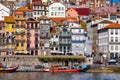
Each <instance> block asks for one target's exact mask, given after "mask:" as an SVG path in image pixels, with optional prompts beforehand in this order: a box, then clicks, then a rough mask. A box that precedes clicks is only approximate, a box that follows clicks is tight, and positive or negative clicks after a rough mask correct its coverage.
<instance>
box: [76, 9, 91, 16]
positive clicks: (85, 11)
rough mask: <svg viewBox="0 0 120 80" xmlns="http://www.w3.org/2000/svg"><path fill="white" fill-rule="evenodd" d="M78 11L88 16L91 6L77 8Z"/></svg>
mask: <svg viewBox="0 0 120 80" xmlns="http://www.w3.org/2000/svg"><path fill="white" fill-rule="evenodd" d="M76 11H77V12H78V14H79V15H86V16H88V15H89V13H90V11H91V10H90V9H89V8H76Z"/></svg>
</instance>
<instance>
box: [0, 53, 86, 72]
mask: <svg viewBox="0 0 120 80" xmlns="http://www.w3.org/2000/svg"><path fill="white" fill-rule="evenodd" d="M84 59H85V57H81V56H32V55H9V56H8V55H1V56H0V63H2V64H3V65H4V66H7V67H10V66H13V65H19V66H20V67H19V69H18V71H41V70H40V69H35V65H43V66H46V67H50V66H51V65H52V64H56V63H57V64H60V65H63V66H64V65H65V64H66V62H65V61H66V60H68V62H67V64H68V65H69V64H70V65H71V64H72V63H73V62H69V60H72V61H74V62H77V61H81V62H82V61H84ZM46 60H48V61H47V62H46Z"/></svg>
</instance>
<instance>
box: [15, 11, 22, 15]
mask: <svg viewBox="0 0 120 80" xmlns="http://www.w3.org/2000/svg"><path fill="white" fill-rule="evenodd" d="M14 14H15V15H16V14H18V15H23V12H21V11H15V12H14Z"/></svg>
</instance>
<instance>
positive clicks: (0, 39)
mask: <svg viewBox="0 0 120 80" xmlns="http://www.w3.org/2000/svg"><path fill="white" fill-rule="evenodd" d="M0 55H6V52H5V22H4V21H3V20H2V21H0Z"/></svg>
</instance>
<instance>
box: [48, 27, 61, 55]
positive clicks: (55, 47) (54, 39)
mask: <svg viewBox="0 0 120 80" xmlns="http://www.w3.org/2000/svg"><path fill="white" fill-rule="evenodd" d="M50 49H51V55H59V36H58V29H57V28H56V27H52V28H51V35H50Z"/></svg>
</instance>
